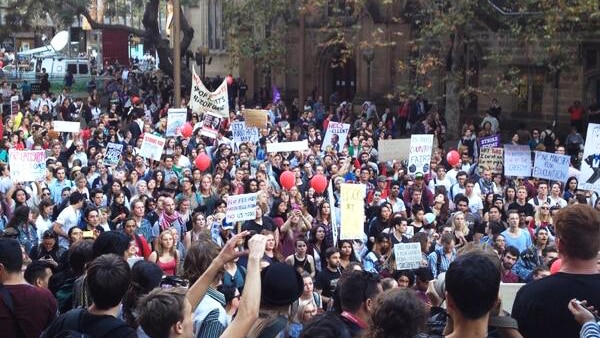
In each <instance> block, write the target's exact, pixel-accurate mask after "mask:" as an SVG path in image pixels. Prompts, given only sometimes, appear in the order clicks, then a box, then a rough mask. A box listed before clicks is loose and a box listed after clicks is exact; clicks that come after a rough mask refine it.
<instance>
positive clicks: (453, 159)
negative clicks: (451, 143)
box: [446, 150, 460, 167]
mask: <svg viewBox="0 0 600 338" xmlns="http://www.w3.org/2000/svg"><path fill="white" fill-rule="evenodd" d="M446 160H447V161H448V164H450V165H451V166H453V167H454V166H455V165H457V164H458V162H459V161H460V154H459V153H458V151H456V150H450V151H449V152H448V154H447V155H446Z"/></svg>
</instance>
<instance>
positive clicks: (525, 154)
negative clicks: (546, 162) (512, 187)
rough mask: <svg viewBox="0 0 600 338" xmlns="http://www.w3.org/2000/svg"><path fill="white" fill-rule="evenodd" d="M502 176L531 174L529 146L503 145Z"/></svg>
mask: <svg viewBox="0 0 600 338" xmlns="http://www.w3.org/2000/svg"><path fill="white" fill-rule="evenodd" d="M504 176H514V177H518V176H523V177H529V176H531V149H530V148H529V146H521V145H512V144H507V145H505V146H504Z"/></svg>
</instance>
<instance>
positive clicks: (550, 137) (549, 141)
mask: <svg viewBox="0 0 600 338" xmlns="http://www.w3.org/2000/svg"><path fill="white" fill-rule="evenodd" d="M548 131H550V132H548ZM543 133H544V138H543V139H542V143H543V144H544V146H545V147H546V148H548V147H553V146H554V140H556V136H555V135H554V132H553V131H552V130H550V129H546V130H544V131H543Z"/></svg>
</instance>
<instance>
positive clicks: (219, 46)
mask: <svg viewBox="0 0 600 338" xmlns="http://www.w3.org/2000/svg"><path fill="white" fill-rule="evenodd" d="M221 1H222V0H209V1H208V48H210V50H224V49H225V39H224V37H223V3H222V2H221Z"/></svg>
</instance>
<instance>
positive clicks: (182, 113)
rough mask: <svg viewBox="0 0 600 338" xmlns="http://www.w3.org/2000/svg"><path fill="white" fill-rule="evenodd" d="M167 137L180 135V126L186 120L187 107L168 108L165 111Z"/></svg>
mask: <svg viewBox="0 0 600 338" xmlns="http://www.w3.org/2000/svg"><path fill="white" fill-rule="evenodd" d="M167 114H168V115H167V132H166V134H165V135H166V136H167V137H173V136H179V135H181V127H183V125H184V124H185V121H186V120H187V109H185V108H184V109H169V112H168V113H167Z"/></svg>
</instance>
